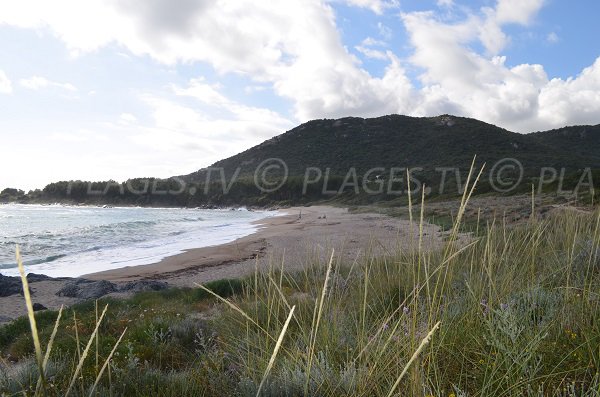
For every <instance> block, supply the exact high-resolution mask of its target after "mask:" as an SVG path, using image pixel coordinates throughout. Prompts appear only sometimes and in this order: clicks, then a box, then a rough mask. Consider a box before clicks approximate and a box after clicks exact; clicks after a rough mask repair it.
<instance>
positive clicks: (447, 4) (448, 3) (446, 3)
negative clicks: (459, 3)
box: [437, 0, 454, 7]
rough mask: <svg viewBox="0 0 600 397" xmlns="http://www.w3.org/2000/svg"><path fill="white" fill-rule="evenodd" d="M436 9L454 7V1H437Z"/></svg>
mask: <svg viewBox="0 0 600 397" xmlns="http://www.w3.org/2000/svg"><path fill="white" fill-rule="evenodd" d="M437 5H438V7H454V0H437Z"/></svg>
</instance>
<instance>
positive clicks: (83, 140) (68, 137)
mask: <svg viewBox="0 0 600 397" xmlns="http://www.w3.org/2000/svg"><path fill="white" fill-rule="evenodd" d="M175 4H177V5H175ZM599 14H600V3H599V2H597V1H592V0H582V1H578V2H567V1H565V0H561V1H559V0H497V1H496V0H494V1H492V0H486V1H461V0H454V1H451V0H437V1H436V0H427V1H422V0H419V1H417V0H398V1H393V0H388V1H386V0H330V1H327V0H287V1H285V2H272V1H261V0H254V1H250V0H203V1H200V0H182V1H180V2H177V3H174V2H170V1H169V0H151V1H148V0H113V1H102V0H89V1H86V2H81V1H76V0H56V1H53V2H47V1H43V0H22V1H19V2H3V3H2V4H1V5H0V138H1V140H2V145H0V167H1V169H2V173H1V174H0V188H4V187H8V186H11V187H19V188H23V189H32V188H35V187H43V186H44V185H45V184H47V183H49V182H51V181H57V180H71V179H84V180H107V179H115V180H125V179H127V178H128V177H143V176H159V177H167V176H171V175H180V174H184V173H189V172H192V171H195V170H197V169H199V168H201V167H204V166H207V165H210V164H212V163H213V162H215V161H217V160H219V159H221V158H224V157H227V156H230V155H233V154H235V153H238V152H239V151H242V150H245V149H247V148H249V147H251V146H253V145H255V144H258V143H260V142H262V141H263V140H265V139H268V138H270V137H272V136H274V135H277V134H279V133H282V132H284V131H286V130H288V129H290V128H292V127H294V126H295V125H297V124H299V123H302V122H305V121H307V120H309V119H313V118H325V117H327V118H338V117H343V116H363V117H373V116H379V115H383V114H390V113H400V114H408V115H414V116H435V115H438V114H442V113H453V114H457V115H461V116H468V117H475V118H478V119H481V120H484V121H486V122H490V123H494V124H497V125H500V126H502V127H505V128H507V129H510V130H513V131H516V132H522V133H525V132H530V131H536V130H545V129H550V128H557V127H560V126H564V125H572V124H598V123H600V120H599V119H600V61H597V59H598V57H599V56H600V42H599V41H598V40H597V39H596V38H597V37H600V25H598V24H597V23H596V21H595V20H594V18H597V15H599Z"/></svg>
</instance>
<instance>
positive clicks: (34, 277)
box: [27, 273, 52, 283]
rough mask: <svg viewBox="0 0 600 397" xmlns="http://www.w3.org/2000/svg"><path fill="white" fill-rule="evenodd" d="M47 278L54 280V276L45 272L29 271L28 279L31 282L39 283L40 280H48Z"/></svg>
mask: <svg viewBox="0 0 600 397" xmlns="http://www.w3.org/2000/svg"><path fill="white" fill-rule="evenodd" d="M46 280H52V277H50V276H46V275H45V274H35V273H29V274H28V275H27V281H29V282H30V283H37V282H38V281H46Z"/></svg>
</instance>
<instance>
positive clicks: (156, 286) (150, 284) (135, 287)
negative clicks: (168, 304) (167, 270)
mask: <svg viewBox="0 0 600 397" xmlns="http://www.w3.org/2000/svg"><path fill="white" fill-rule="evenodd" d="M168 287H169V284H167V283H165V282H164V281H155V280H140V281H130V282H128V283H127V284H125V285H123V286H121V287H120V288H119V292H141V291H160V290H163V289H167V288H168Z"/></svg>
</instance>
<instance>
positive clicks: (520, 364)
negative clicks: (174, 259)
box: [0, 189, 600, 397]
mask: <svg viewBox="0 0 600 397" xmlns="http://www.w3.org/2000/svg"><path fill="white" fill-rule="evenodd" d="M465 192H466V193H465V196H464V197H463V200H462V202H461V204H460V205H461V208H459V209H458V211H457V214H458V216H457V218H456V223H455V224H454V226H453V227H452V228H450V231H449V232H448V233H450V234H449V236H447V237H446V239H445V240H446V243H445V246H444V247H443V248H442V249H440V250H434V251H424V250H422V249H421V247H422V246H423V241H424V239H426V238H430V237H431V236H424V235H422V233H421V235H420V237H419V238H416V239H415V241H414V245H413V249H406V250H399V251H398V252H395V253H393V254H390V255H388V256H384V257H374V256H372V255H370V254H368V253H367V254H365V255H364V256H362V257H360V258H358V259H357V260H356V261H355V262H354V263H346V262H343V261H342V260H341V259H340V258H339V257H338V256H337V255H335V254H332V256H331V260H330V261H328V262H327V263H314V265H313V266H310V267H308V268H306V269H305V270H304V271H301V272H295V273H287V272H285V271H282V269H285V264H281V263H277V264H275V263H274V264H272V266H271V267H270V270H268V271H266V272H264V273H256V274H255V275H254V276H252V277H249V278H247V279H243V280H224V281H221V282H216V283H212V284H207V285H205V286H203V287H201V288H200V287H199V288H194V289H173V290H168V291H161V292H151V293H142V294H138V295H136V296H134V297H132V298H130V299H126V300H119V301H117V300H112V299H102V300H101V301H99V302H98V303H97V304H98V305H99V306H100V307H101V306H102V305H108V310H107V311H106V314H105V315H104V317H102V316H100V318H99V319H98V318H97V311H96V303H94V302H88V303H84V304H81V305H76V306H74V307H72V308H71V309H70V311H72V312H73V313H75V315H76V318H77V321H76V322H72V321H67V320H61V319H57V318H58V317H59V316H58V314H57V313H55V312H46V313H39V314H36V315H35V317H34V318H35V319H36V320H37V324H34V323H33V322H31V324H32V325H31V328H32V329H34V332H33V334H36V333H37V335H38V336H37V339H38V340H39V341H40V343H39V348H38V344H37V343H35V342H34V341H35V339H36V338H34V337H32V333H31V332H29V333H27V332H25V331H26V330H27V326H28V324H29V322H28V320H27V318H23V319H19V320H17V321H15V322H13V323H12V324H10V325H7V326H5V327H2V328H0V349H1V350H2V353H3V357H8V356H10V359H11V360H12V361H16V362H13V363H11V364H9V363H4V364H2V363H0V390H1V391H2V393H4V395H23V394H25V395H34V394H36V390H37V392H38V394H42V395H51V396H53V395H56V396H59V395H64V394H65V392H66V391H67V390H69V385H70V384H71V385H72V386H73V387H72V388H71V389H70V390H69V392H70V395H72V396H74V395H77V396H79V395H91V396H93V395H102V396H104V395H114V396H119V395H127V396H147V395H153V396H154V395H161V396H184V395H190V396H196V395H198V396H256V395H260V396H454V397H458V396H561V397H562V396H565V397H566V396H578V397H582V396H600V378H599V374H598V370H599V368H600V307H599V303H600V288H599V287H600V211H598V210H596V211H595V212H594V211H589V212H581V211H565V212H561V213H556V214H554V215H552V216H548V217H546V218H545V219H541V218H535V217H532V219H530V220H529V222H525V223H521V224H519V225H514V226H506V225H505V224H504V223H503V222H502V220H499V221H498V222H488V223H485V224H479V225H477V226H478V230H479V231H480V232H479V233H474V234H472V235H471V237H470V238H459V236H460V222H461V214H463V213H464V208H465V207H466V206H467V205H468V197H469V194H470V193H469V192H470V189H466V190H465ZM411 205H412V203H411ZM421 208H422V207H421ZM413 218H414V219H415V220H414V227H415V230H422V228H420V224H422V222H423V211H422V210H421V211H420V214H415V215H414V217H413V216H412V214H411V219H413ZM419 219H420V221H419ZM367 252H368V251H367ZM66 317H68V316H66ZM59 320H60V324H59ZM56 324H59V325H57V328H56V329H57V331H56V332H53V331H54V327H55V325H56ZM126 329H127V332H126V333H125V330H126ZM95 338H97V339H95ZM49 341H52V351H51V353H50V355H49V360H47V362H46V363H44V362H42V366H41V367H40V365H39V359H40V357H41V351H42V350H43V347H45V346H47V345H48V342H49ZM92 341H94V343H92ZM82 351H83V353H81V354H78V352H82ZM84 353H87V356H89V357H86V354H84ZM93 357H96V360H94V358H93ZM98 363H100V364H98ZM39 368H44V369H43V371H42V372H41V373H40V370H39ZM40 375H44V376H43V377H42V379H43V380H44V381H43V382H40V386H39V387H38V388H37V389H36V387H37V382H38V379H39V378H40Z"/></svg>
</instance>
